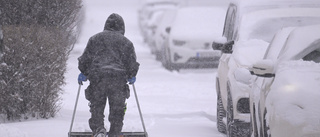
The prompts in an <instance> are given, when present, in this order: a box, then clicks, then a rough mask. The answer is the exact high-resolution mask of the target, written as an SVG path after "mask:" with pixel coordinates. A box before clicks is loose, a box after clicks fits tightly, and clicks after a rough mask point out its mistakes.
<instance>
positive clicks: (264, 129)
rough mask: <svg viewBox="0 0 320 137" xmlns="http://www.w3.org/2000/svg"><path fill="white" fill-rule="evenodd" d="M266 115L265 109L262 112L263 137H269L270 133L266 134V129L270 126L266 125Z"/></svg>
mask: <svg viewBox="0 0 320 137" xmlns="http://www.w3.org/2000/svg"><path fill="white" fill-rule="evenodd" d="M266 115H267V110H266V109H265V111H264V113H263V136H264V137H271V133H269V134H268V131H269V130H270V128H269V126H268V125H267V121H266Z"/></svg>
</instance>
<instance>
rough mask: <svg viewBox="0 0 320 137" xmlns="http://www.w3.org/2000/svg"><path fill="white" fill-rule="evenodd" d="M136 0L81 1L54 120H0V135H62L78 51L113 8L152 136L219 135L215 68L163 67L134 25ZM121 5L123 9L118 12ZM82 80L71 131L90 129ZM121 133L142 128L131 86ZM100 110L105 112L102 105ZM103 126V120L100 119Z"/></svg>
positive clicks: (65, 130) (68, 119)
mask: <svg viewBox="0 0 320 137" xmlns="http://www.w3.org/2000/svg"><path fill="white" fill-rule="evenodd" d="M138 1H139V0H131V1H127V0H110V1H105V0H94V1H91V0H85V1H84V3H85V10H86V15H85V22H84V25H83V30H82V32H83V34H81V35H80V40H79V41H78V43H77V45H76V46H75V48H74V50H73V51H72V52H71V55H70V58H69V60H68V67H67V73H66V74H65V77H66V83H67V84H66V85H65V87H64V94H63V96H62V99H63V100H62V102H61V103H62V108H61V110H60V112H59V113H58V114H57V116H56V117H55V118H50V119H30V120H24V121H20V122H18V121H16V122H8V121H5V122H3V123H1V124H0V136H1V137H43V136H46V137H62V136H67V134H68V132H69V128H70V123H71V116H72V112H73V107H74V104H75V100H76V95H77V90H78V87H79V85H78V84H77V76H78V74H79V73H80V72H79V70H78V68H77V66H78V61H77V58H78V57H79V56H80V55H81V54H82V52H83V50H84V48H85V46H86V43H87V41H88V39H89V37H90V36H92V35H94V34H96V33H98V32H101V31H102V30H103V26H104V23H105V20H106V18H107V17H108V16H109V15H110V14H111V13H113V12H115V13H119V14H120V15H122V16H123V19H124V21H125V23H126V34H125V35H126V36H127V37H128V38H129V39H130V40H132V42H133V43H134V45H135V50H136V52H137V58H138V61H139V62H140V64H141V67H140V70H139V72H138V75H137V82H136V84H135V86H136V89H137V93H138V97H139V102H140V106H141V109H142V113H143V114H144V115H143V116H144V120H145V125H146V128H147V132H148V134H149V136H152V137H198V136H201V137H213V136H214V137H223V136H225V135H224V134H221V133H219V132H218V131H217V128H216V91H215V75H216V70H215V69H203V70H201V69H200V70H181V72H176V71H173V72H170V71H168V70H165V69H164V68H163V67H162V66H161V63H160V62H157V61H156V60H155V56H154V55H152V54H151V53H150V50H149V49H148V46H147V45H146V44H145V43H143V38H142V36H141V35H140V33H139V28H138V20H137V19H138V15H137V11H138V7H139V6H140V5H139V2H138ZM124 9H125V10H124ZM88 84H89V82H85V83H84V85H83V86H82V87H81V90H80V97H79V102H78V107H77V112H76V117H75V122H74V125H73V131H81V132H83V131H90V128H89V126H88V119H89V117H90V113H89V107H88V101H87V100H86V99H85V97H84V89H85V88H86V87H87V86H88ZM127 103H128V110H127V112H126V116H125V120H124V123H125V125H124V127H123V131H143V129H142V125H141V122H140V119H139V113H138V110H137V105H136V103H135V98H134V94H133V91H132V88H131V97H130V98H129V99H128V100H127ZM105 114H106V115H107V114H108V109H106V111H105ZM105 126H106V128H108V126H109V123H108V122H107V119H105Z"/></svg>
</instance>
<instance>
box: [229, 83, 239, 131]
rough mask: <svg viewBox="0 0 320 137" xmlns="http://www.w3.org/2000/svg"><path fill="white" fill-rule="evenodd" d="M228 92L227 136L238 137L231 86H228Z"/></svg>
mask: <svg viewBox="0 0 320 137" xmlns="http://www.w3.org/2000/svg"><path fill="white" fill-rule="evenodd" d="M227 91H228V102H227V126H228V127H227V136H228V137H236V136H237V134H236V133H235V131H236V130H235V128H236V127H235V125H234V119H233V104H232V98H231V93H230V86H229V85H228V86H227Z"/></svg>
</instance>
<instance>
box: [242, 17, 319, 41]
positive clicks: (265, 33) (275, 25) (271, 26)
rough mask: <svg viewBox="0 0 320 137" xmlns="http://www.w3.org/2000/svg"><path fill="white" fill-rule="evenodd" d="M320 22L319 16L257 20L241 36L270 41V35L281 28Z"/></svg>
mask: <svg viewBox="0 0 320 137" xmlns="http://www.w3.org/2000/svg"><path fill="white" fill-rule="evenodd" d="M314 24H320V17H282V18H272V19H265V20H261V21H259V22H257V23H256V24H255V25H254V27H253V28H252V29H250V31H247V32H246V33H245V35H243V38H245V39H262V40H264V41H266V42H269V43H270V42H271V40H272V36H273V35H274V34H275V33H276V32H277V31H278V30H279V29H281V28H285V27H298V26H306V25H314Z"/></svg>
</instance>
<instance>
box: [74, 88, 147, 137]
mask: <svg viewBox="0 0 320 137" xmlns="http://www.w3.org/2000/svg"><path fill="white" fill-rule="evenodd" d="M132 87H133V91H134V95H135V98H136V102H137V106H138V110H139V114H140V119H141V123H142V126H143V130H144V132H121V135H120V136H119V137H148V133H147V131H146V127H145V125H144V121H143V117H142V113H141V109H140V104H139V100H138V95H137V92H136V88H135V86H134V84H132ZM80 89H81V85H80V84H79V88H78V93H77V97H76V103H75V106H74V109H73V114H72V120H71V125H70V129H69V133H68V137H92V132H72V126H73V122H74V117H75V114H76V109H77V105H78V99H79V94H80ZM107 134H108V133H107Z"/></svg>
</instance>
